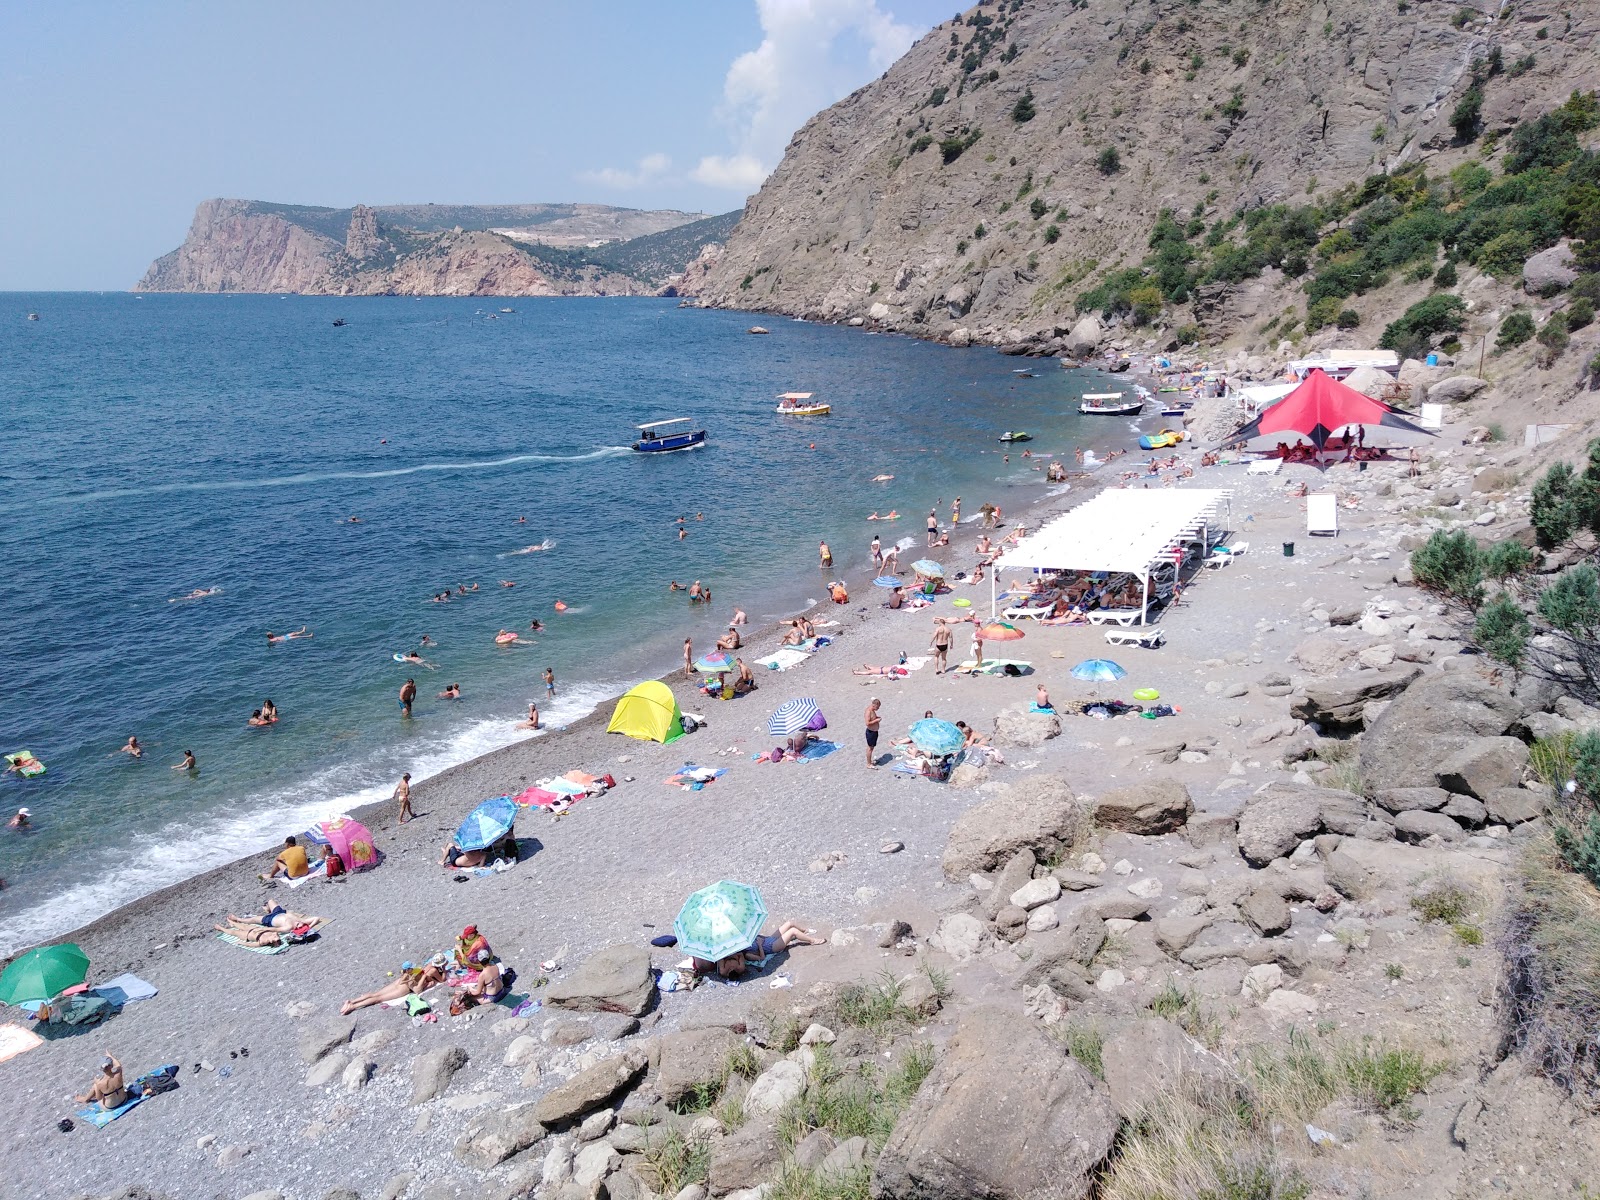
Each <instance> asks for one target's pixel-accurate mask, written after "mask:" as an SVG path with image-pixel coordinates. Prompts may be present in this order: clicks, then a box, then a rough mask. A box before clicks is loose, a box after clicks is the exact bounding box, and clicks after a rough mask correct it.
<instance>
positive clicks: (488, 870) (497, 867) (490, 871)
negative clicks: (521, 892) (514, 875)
mask: <svg viewBox="0 0 1600 1200" xmlns="http://www.w3.org/2000/svg"><path fill="white" fill-rule="evenodd" d="M516 865H517V864H516V863H515V862H513V861H512V860H511V859H509V858H497V859H495V860H494V861H493V862H492V863H489V864H488V865H487V866H482V867H473V868H472V869H471V870H472V878H474V879H483V878H485V877H486V876H489V875H499V874H502V873H503V872H506V871H509V870H511V868H512V867H514V866H516Z"/></svg>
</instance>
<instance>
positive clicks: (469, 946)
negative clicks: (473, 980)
mask: <svg viewBox="0 0 1600 1200" xmlns="http://www.w3.org/2000/svg"><path fill="white" fill-rule="evenodd" d="M494 957H495V954H494V951H493V950H492V949H490V947H489V939H488V938H486V937H484V936H483V934H481V933H479V932H478V927H477V926H476V925H468V926H467V927H466V928H465V929H463V930H462V931H461V936H460V937H458V938H457V939H456V965H457V966H459V967H460V968H461V969H462V970H464V971H475V970H478V969H479V968H481V967H483V966H484V965H485V964H487V963H491V962H493V961H494Z"/></svg>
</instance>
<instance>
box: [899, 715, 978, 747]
mask: <svg viewBox="0 0 1600 1200" xmlns="http://www.w3.org/2000/svg"><path fill="white" fill-rule="evenodd" d="M966 740H967V737H966V734H964V733H962V732H961V730H959V729H957V728H956V727H955V726H954V725H952V724H951V723H950V722H949V721H941V720H939V718H937V717H923V718H922V720H920V721H917V722H915V723H914V724H913V725H912V726H911V743H912V745H914V746H916V748H917V749H918V750H926V751H927V752H928V753H929V754H954V753H955V752H956V751H957V750H959V749H961V747H962V745H963V744H965V742H966Z"/></svg>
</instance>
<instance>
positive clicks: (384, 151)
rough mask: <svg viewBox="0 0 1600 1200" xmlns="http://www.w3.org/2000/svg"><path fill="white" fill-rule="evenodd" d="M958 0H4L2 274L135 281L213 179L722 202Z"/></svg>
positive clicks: (213, 191) (94, 285)
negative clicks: (460, 1)
mask: <svg viewBox="0 0 1600 1200" xmlns="http://www.w3.org/2000/svg"><path fill="white" fill-rule="evenodd" d="M958 8H959V4H958V3H957V0H937V2H936V0H676V2H672V3H663V2H662V0H523V2H521V3H501V2H499V0H479V2H478V3H475V4H473V5H471V6H457V5H451V4H441V3H432V4H425V3H419V2H414V0H384V2H382V3H379V2H375V0H340V3H337V4H327V3H317V4H313V3H306V2H300V0H288V2H278V3H271V4H250V3H229V2H226V0H224V2H221V3H218V2H216V0H212V2H210V3H178V2H166V0H143V2H141V3H136V4H105V3H81V2H78V0H52V3H49V4H24V3H20V2H19V3H4V4H0V112H4V113H5V114H6V119H5V120H4V121H3V122H0V291H27V290H63V291H66V290H99V289H126V288H130V287H132V286H133V284H134V283H135V282H136V281H137V280H138V278H139V276H140V275H141V274H143V272H144V269H145V268H146V266H148V265H149V263H150V261H151V260H152V259H154V258H156V257H157V256H159V255H161V254H164V253H166V252H167V251H169V250H171V249H173V248H175V247H176V246H177V245H178V244H179V243H180V242H181V241H182V240H183V236H184V233H185V231H186V230H187V229H188V226H189V221H190V218H191V217H192V216H193V213H194V207H195V205H196V204H197V203H199V202H200V201H201V200H204V199H207V198H209V197H212V196H230V197H240V198H245V199H252V200H273V201H279V202H285V203H297V204H323V205H330V206H333V207H340V208H342V207H346V206H348V205H351V204H356V203H366V204H389V203H404V202H411V203H425V202H435V203H444V202H453V203H517V202H521V203H535V202H561V201H579V200H582V201H592V202H597V203H604V204H618V205H625V206H628V207H638V208H678V209H685V210H690V211H703V212H713V213H718V212H727V211H728V210H730V209H733V208H738V207H740V206H741V205H742V204H743V203H744V199H745V197H746V196H747V195H749V194H750V193H751V192H753V191H755V189H756V188H757V187H759V186H760V183H761V180H762V179H763V178H764V177H765V176H766V174H767V173H768V172H770V171H771V170H772V169H773V168H774V167H775V166H777V164H778V161H779V159H780V158H781V157H782V155H783V148H784V146H785V145H786V144H787V142H788V140H789V137H790V135H791V134H793V132H794V131H795V130H796V129H798V128H799V127H800V126H801V125H802V124H803V123H804V122H805V121H806V119H807V118H808V117H810V116H811V115H812V114H813V113H815V112H817V111H818V110H820V109H822V108H824V107H826V106H827V105H829V104H831V103H832V102H833V101H835V100H837V99H839V98H841V97H842V96H845V95H847V94H848V93H849V92H851V91H853V90H854V89H855V88H857V87H860V86H861V85H862V84H864V83H867V82H869V81H870V80H872V79H874V78H876V77H877V76H878V75H880V74H882V73H883V71H884V70H886V69H887V68H888V66H889V65H890V64H891V63H892V62H893V61H894V60H895V59H896V58H898V57H899V56H900V55H901V54H902V53H904V51H905V50H906V49H907V48H908V47H909V46H910V45H911V44H912V42H913V41H915V40H916V39H917V38H918V37H920V36H921V35H922V34H923V33H924V32H926V31H927V30H928V29H929V28H931V27H932V26H933V25H934V24H936V23H937V22H939V21H943V20H948V19H950V17H952V16H954V15H955V13H956V12H957V10H958Z"/></svg>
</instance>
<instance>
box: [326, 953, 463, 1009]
mask: <svg viewBox="0 0 1600 1200" xmlns="http://www.w3.org/2000/svg"><path fill="white" fill-rule="evenodd" d="M443 982H444V968H443V967H442V966H434V965H433V963H431V962H430V963H427V964H425V965H423V966H421V967H416V966H413V965H412V964H411V963H403V964H402V965H401V967H400V978H399V979H396V980H395V981H394V982H393V983H388V984H385V985H384V986H383V987H381V988H379V989H378V990H377V991H375V992H368V993H367V994H366V995H364V996H357V997H356V998H355V999H354V1000H346V1001H345V1002H344V1003H343V1004H342V1005H341V1006H340V1007H339V1013H340V1015H341V1016H349V1015H350V1014H351V1013H353V1012H355V1010H356V1009H358V1008H367V1007H368V1006H370V1005H373V1004H382V1003H383V1002H384V1001H385V1000H398V999H400V998H401V997H402V996H420V995H422V993H423V992H425V991H427V990H428V989H429V988H431V987H437V986H438V985H439V984H441V983H443Z"/></svg>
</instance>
